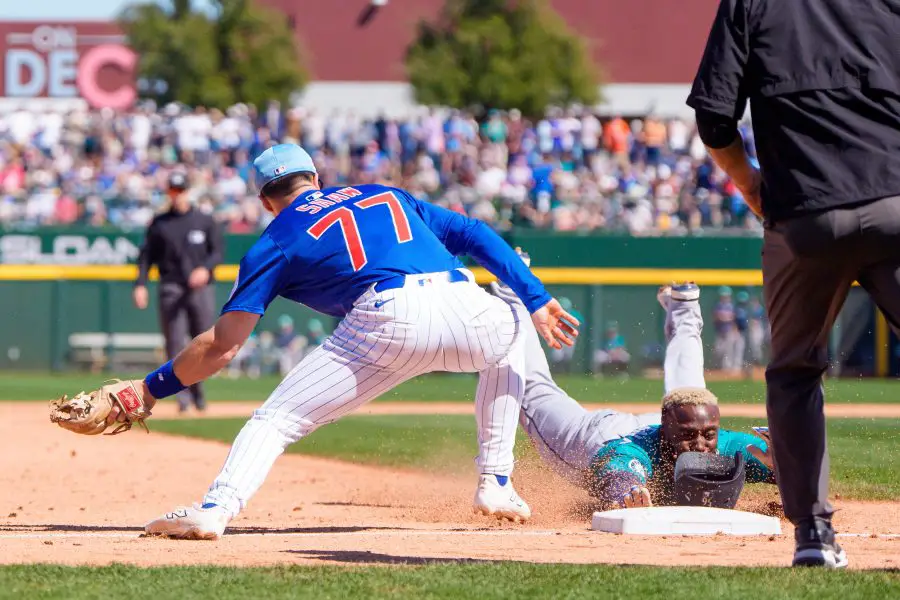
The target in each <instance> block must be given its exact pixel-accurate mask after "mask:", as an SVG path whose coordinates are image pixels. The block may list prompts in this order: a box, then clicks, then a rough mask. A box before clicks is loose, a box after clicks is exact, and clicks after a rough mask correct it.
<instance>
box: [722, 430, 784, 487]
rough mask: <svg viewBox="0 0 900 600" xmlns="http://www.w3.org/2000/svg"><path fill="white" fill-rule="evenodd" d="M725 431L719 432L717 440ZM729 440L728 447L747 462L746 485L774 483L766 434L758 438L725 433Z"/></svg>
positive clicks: (745, 434) (729, 432) (736, 433)
mask: <svg viewBox="0 0 900 600" xmlns="http://www.w3.org/2000/svg"><path fill="white" fill-rule="evenodd" d="M723 432H726V430H720V431H719V438H720V439H721V437H722V433H723ZM727 434H728V436H729V438H731V439H730V443H729V446H730V447H731V448H734V450H733V451H734V452H740V453H741V454H743V455H744V459H745V460H746V462H747V483H775V466H774V462H773V460H772V453H771V451H770V450H769V444H770V440H769V439H768V433H765V434H760V436H759V437H757V436H755V435H751V434H749V433H739V432H737V431H728V432H727Z"/></svg>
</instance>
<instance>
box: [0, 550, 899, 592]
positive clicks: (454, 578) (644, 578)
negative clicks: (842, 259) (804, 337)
mask: <svg viewBox="0 0 900 600" xmlns="http://www.w3.org/2000/svg"><path fill="white" fill-rule="evenodd" d="M323 554H327V553H325V552H323ZM367 557H368V560H371V561H373V562H384V563H388V564H396V563H403V562H404V561H403V557H402V556H385V555H366V553H364V552H359V553H353V554H352V555H349V556H345V557H343V558H344V559H345V560H347V561H348V562H359V561H360V560H366V558H367ZM340 559H341V558H340V557H339V558H338V560H340ZM898 585H900V575H898V574H897V573H896V572H890V571H855V572H854V571H845V572H834V571H829V572H823V571H821V570H813V569H804V570H799V569H771V568H770V569H760V568H754V569H749V568H668V567H631V566H615V565H596V566H595V565H535V564H528V563H509V562H507V563H498V562H463V563H456V564H453V563H448V562H444V563H431V564H424V565H423V564H419V565H418V566H406V567H399V568H393V569H385V568H383V567H358V568H352V569H348V568H345V567H341V566H337V567H279V568H254V569H234V568H229V567H167V568H154V569H141V568H138V567H128V566H121V565H114V566H111V567H103V568H94V569H85V568H78V567H61V566H50V565H33V566H10V567H0V598H29V599H31V598H34V599H52V598H60V599H66V600H88V599H94V598H96V599H107V598H129V599H140V598H148V599H152V600H166V599H169V598H171V599H193V598H210V599H212V600H227V599H230V598H234V599H241V600H243V599H245V598H267V599H278V598H291V599H302V598H315V599H322V600H325V599H329V598H335V599H339V600H346V599H347V598H388V597H390V598H435V599H440V598H446V599H453V600H457V599H459V600H462V599H468V598H478V599H491V598H579V599H580V598H623V599H628V600H631V599H634V598H659V597H667V598H691V597H702V598H756V597H762V598H766V599H767V600H778V599H782V598H783V599H792V600H796V599H803V598H814V599H815V600H830V599H832V598H833V599H835V600H847V599H848V598H853V599H858V598H879V599H881V598H888V597H892V595H893V594H895V593H896V591H897V586H898ZM893 597H896V596H893Z"/></svg>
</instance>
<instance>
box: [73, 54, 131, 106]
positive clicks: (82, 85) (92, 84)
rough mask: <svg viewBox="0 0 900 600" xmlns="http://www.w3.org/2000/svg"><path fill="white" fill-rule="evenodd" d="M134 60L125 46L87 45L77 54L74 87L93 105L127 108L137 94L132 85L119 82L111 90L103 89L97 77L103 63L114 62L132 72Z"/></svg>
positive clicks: (109, 63) (110, 63) (111, 63)
mask: <svg viewBox="0 0 900 600" xmlns="http://www.w3.org/2000/svg"><path fill="white" fill-rule="evenodd" d="M136 64H137V54H135V53H134V52H133V51H132V50H131V49H129V48H126V47H125V46H116V45H111V44H107V45H103V46H96V47H94V48H91V49H90V50H88V51H87V52H85V53H84V54H83V55H82V56H81V60H80V61H79V63H78V90H79V91H80V92H81V95H82V96H83V97H84V99H85V100H87V101H88V104H90V105H91V106H93V107H94V108H113V109H117V110H121V109H125V108H128V107H129V106H131V105H132V104H133V103H134V101H135V99H136V98H137V90H135V88H134V85H133V84H128V85H123V86H122V87H120V88H119V89H117V90H115V91H106V90H104V89H103V88H101V87H100V84H99V83H98V82H97V77H98V75H99V74H100V69H101V68H103V66H104V65H116V66H118V67H121V68H122V70H124V71H128V72H129V73H133V72H134V67H135V65H136Z"/></svg>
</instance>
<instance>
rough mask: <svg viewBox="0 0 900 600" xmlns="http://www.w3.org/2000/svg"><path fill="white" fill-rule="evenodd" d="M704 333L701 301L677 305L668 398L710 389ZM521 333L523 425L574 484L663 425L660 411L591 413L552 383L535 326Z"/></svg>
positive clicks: (670, 329)
mask: <svg viewBox="0 0 900 600" xmlns="http://www.w3.org/2000/svg"><path fill="white" fill-rule="evenodd" d="M492 288H493V291H494V293H495V294H497V295H498V296H501V297H502V298H503V299H504V300H507V301H508V302H516V301H517V300H516V299H515V296H514V294H513V293H512V291H511V290H509V288H507V287H505V286H498V285H496V284H492ZM702 328H703V317H702V316H701V313H700V306H699V304H698V303H697V302H696V301H693V302H673V303H672V310H671V311H670V312H669V314H668V318H667V322H666V339H667V342H668V343H667V346H666V357H665V364H664V371H665V377H664V386H665V392H666V393H668V392H669V391H671V390H673V389H675V388H679V387H706V383H705V381H704V378H703V344H702V341H701V338H700V332H701V330H702ZM522 333H523V339H524V345H525V395H524V398H523V399H522V410H521V412H520V414H519V423H520V424H521V425H522V428H523V429H524V430H525V432H526V433H527V434H528V437H529V438H530V439H531V442H532V444H534V447H535V449H536V450H537V451H538V454H540V456H541V459H542V460H543V461H544V462H545V463H546V464H548V465H549V466H550V467H551V468H552V469H553V470H554V471H556V472H557V473H559V474H560V475H562V476H563V477H565V478H566V479H568V480H569V481H571V482H572V483H574V484H576V485H585V484H586V482H587V477H588V476H589V474H590V462H591V460H592V459H593V457H594V456H596V454H597V452H598V451H599V450H600V447H601V446H603V445H604V444H606V443H607V442H609V441H610V440H614V439H618V438H621V437H625V436H626V435H628V434H630V433H632V432H634V431H637V430H639V429H643V428H644V427H647V426H649V425H658V424H659V422H660V412H659V410H656V411H654V412H651V413H645V414H638V415H635V414H630V413H623V412H617V411H614V410H598V411H594V412H591V411H588V410H586V409H585V408H583V407H582V406H581V405H580V404H578V402H577V401H575V400H574V399H572V398H571V397H570V396H569V395H568V394H566V392H564V391H563V390H562V389H561V388H560V387H559V386H558V385H557V384H556V382H555V381H553V377H552V376H551V375H550V366H549V365H548V364H547V358H546V356H545V355H544V350H543V348H541V344H540V341H539V338H538V333H537V331H536V330H535V328H534V325H532V324H531V323H530V322H526V321H523V322H522ZM660 398H662V396H660Z"/></svg>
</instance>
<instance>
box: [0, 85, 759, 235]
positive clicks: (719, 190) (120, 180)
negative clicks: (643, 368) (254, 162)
mask: <svg viewBox="0 0 900 600" xmlns="http://www.w3.org/2000/svg"><path fill="white" fill-rule="evenodd" d="M476 117H478V119H476ZM285 140H291V141H301V142H303V143H304V144H306V145H307V147H308V148H309V149H310V150H311V151H312V152H313V155H314V158H315V160H316V162H317V163H318V165H319V168H320V172H321V173H322V177H323V180H324V181H325V183H326V184H327V185H341V184H344V183H350V182H370V181H371V182H379V181H380V182H389V183H393V184H396V185H400V186H405V187H406V188H408V189H410V190H411V191H412V192H413V193H415V194H416V196H417V197H419V198H421V199H422V200H425V201H429V202H435V203H438V204H441V205H443V206H448V207H452V209H453V210H459V211H462V212H465V213H467V214H469V215H473V216H474V215H478V216H479V217H481V218H485V219H489V220H491V221H492V222H493V224H494V225H495V226H497V227H500V228H505V227H511V226H514V225H516V226H527V227H538V228H558V229H563V230H577V231H590V230H595V229H607V230H618V231H627V232H631V233H634V234H641V235H646V234H655V233H658V232H669V233H684V232H688V231H691V230H694V229H698V228H701V227H726V228H731V229H748V228H750V229H755V230H759V225H758V223H757V221H756V219H750V218H748V213H747V209H746V204H745V203H744V202H743V198H741V196H740V194H739V193H738V192H737V190H736V188H735V186H734V185H733V184H731V182H730V181H728V179H727V178H726V177H725V176H724V175H723V173H722V172H721V171H719V170H718V169H717V168H716V167H715V166H714V165H713V164H712V163H710V162H707V161H708V158H707V156H706V151H705V149H704V147H703V144H702V141H700V140H699V138H698V136H697V135H696V131H695V130H694V128H693V124H689V123H686V122H684V121H682V120H679V119H674V120H668V121H665V120H663V119H661V118H660V117H658V116H656V115H650V116H647V117H646V118H645V119H634V120H632V121H631V124H629V122H628V121H626V120H625V119H624V118H622V117H621V116H619V115H617V116H615V118H613V119H611V120H605V119H601V118H600V117H599V115H597V114H596V113H594V112H593V111H592V110H590V109H587V108H585V107H581V106H571V107H550V108H549V109H548V110H547V112H546V115H545V116H544V117H543V118H540V119H537V120H529V119H527V118H524V117H523V116H522V114H521V112H520V111H517V110H510V111H509V112H508V113H504V112H502V111H498V110H489V111H487V112H486V113H485V114H484V115H483V116H478V115H475V114H474V113H472V112H470V111H464V110H454V111H441V110H438V109H427V110H425V112H418V113H416V114H412V115H409V116H408V117H405V118H403V119H394V118H391V117H388V116H385V115H381V116H379V117H378V118H376V119H372V120H367V119H362V118H360V117H359V116H358V115H355V114H353V113H352V112H343V111H332V112H331V113H329V114H320V113H319V112H318V111H315V110H307V109H304V108H303V107H282V106H281V105H280V104H279V103H277V102H272V103H270V104H268V105H267V106H266V107H264V108H263V109H262V110H260V111H257V110H256V109H255V108H254V107H252V106H247V105H244V104H236V105H234V106H232V107H230V108H228V109H227V110H224V111H219V110H215V109H213V110H206V109H205V108H203V107H195V108H188V107H184V106H182V105H179V104H169V105H166V106H164V107H162V108H157V107H156V106H154V105H153V104H152V103H143V104H140V105H139V106H136V107H135V108H134V110H131V111H125V112H115V111H110V110H103V111H83V110H74V111H71V112H68V113H56V112H40V113H38V112H36V111H33V110H28V109H27V108H26V107H24V106H19V107H17V108H16V109H15V110H13V111H11V112H8V113H6V114H0V225H6V226H9V225H19V224H21V225H23V226H39V225H54V224H72V225H83V224H87V225H97V226H100V225H113V226H116V227H122V228H142V227H145V226H146V225H147V224H148V223H149V221H150V220H151V219H152V218H153V216H154V215H155V214H156V213H157V212H159V211H160V210H163V209H164V206H165V202H166V193H165V186H166V180H167V178H168V177H169V175H171V173H173V172H176V171H178V172H182V173H184V174H185V175H186V177H187V178H188V180H189V181H190V183H191V186H192V188H193V189H194V190H195V192H196V196H197V198H198V199H199V200H198V203H197V205H198V207H199V208H201V209H202V210H203V211H205V212H207V213H209V214H211V215H213V217H214V218H215V219H216V220H217V221H219V222H223V223H224V224H225V229H227V230H230V231H234V232H248V233H249V232H255V231H259V230H261V229H262V228H264V227H265V226H266V225H267V223H268V218H267V216H266V215H265V214H263V213H262V212H261V211H258V210H253V209H251V208H248V206H247V201H248V199H249V200H252V199H253V198H254V197H255V194H256V189H255V188H254V185H253V182H252V181H251V179H250V169H249V157H250V156H253V155H255V154H257V153H259V152H261V151H262V150H263V149H265V148H266V147H268V146H269V145H271V144H273V143H276V142H278V141H285ZM751 143H752V141H751Z"/></svg>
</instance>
